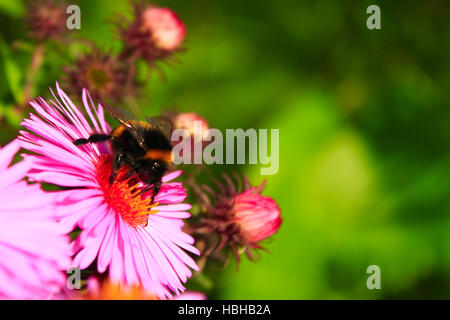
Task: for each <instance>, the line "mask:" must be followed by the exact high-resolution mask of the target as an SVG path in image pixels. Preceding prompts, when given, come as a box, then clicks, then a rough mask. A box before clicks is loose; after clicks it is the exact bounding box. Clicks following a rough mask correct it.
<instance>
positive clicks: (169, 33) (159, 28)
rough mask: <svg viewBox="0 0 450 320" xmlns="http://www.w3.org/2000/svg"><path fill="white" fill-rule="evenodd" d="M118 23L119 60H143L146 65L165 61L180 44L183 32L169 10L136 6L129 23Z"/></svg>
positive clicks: (181, 25) (180, 23)
mask: <svg viewBox="0 0 450 320" xmlns="http://www.w3.org/2000/svg"><path fill="white" fill-rule="evenodd" d="M124 20H125V19H121V20H120V21H119V29H120V30H121V32H120V34H121V37H122V39H123V41H124V45H125V47H124V51H123V52H122V54H121V57H122V58H127V59H128V58H129V59H132V60H133V59H136V58H143V59H145V60H147V61H148V62H149V63H151V64H152V63H153V62H154V61H155V60H158V59H162V58H167V57H169V56H170V55H171V54H172V53H173V52H175V51H177V50H178V49H179V47H180V45H181V43H182V42H183V39H184V36H185V34H186V28H185V26H184V24H183V22H182V21H181V20H180V18H178V16H177V15H176V14H175V13H174V12H173V11H172V10H170V9H168V8H160V7H157V6H154V5H150V6H147V5H145V4H144V3H137V4H135V6H134V17H133V21H131V22H130V23H125V24H124V23H123V21H124Z"/></svg>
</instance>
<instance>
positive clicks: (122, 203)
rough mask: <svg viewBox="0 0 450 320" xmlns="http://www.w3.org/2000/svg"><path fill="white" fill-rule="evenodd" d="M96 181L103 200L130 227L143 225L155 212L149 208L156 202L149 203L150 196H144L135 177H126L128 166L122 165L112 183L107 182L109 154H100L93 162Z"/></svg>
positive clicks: (110, 162)
mask: <svg viewBox="0 0 450 320" xmlns="http://www.w3.org/2000/svg"><path fill="white" fill-rule="evenodd" d="M95 168H96V172H97V180H98V183H99V185H100V187H101V189H102V190H103V193H104V197H105V202H106V203H107V204H108V206H109V207H110V208H112V209H113V210H114V211H115V212H116V213H118V214H120V216H121V217H122V219H123V220H124V221H125V222H127V223H128V224H129V225H130V226H132V227H139V226H142V227H145V226H147V223H148V215H149V214H154V213H157V212H158V211H157V210H153V211H152V210H151V209H152V208H153V207H155V206H157V205H158V204H153V205H151V204H150V202H151V200H150V198H149V197H147V198H144V197H143V194H142V193H141V190H142V187H143V186H141V185H140V183H139V182H136V178H135V177H127V173H128V172H129V168H127V167H126V166H122V167H121V168H120V169H119V170H118V172H117V173H116V176H115V179H114V181H113V182H112V184H111V183H110V182H109V178H110V176H111V173H112V172H113V168H112V160H111V156H109V155H102V156H101V157H100V158H99V160H98V161H97V162H96V163H95Z"/></svg>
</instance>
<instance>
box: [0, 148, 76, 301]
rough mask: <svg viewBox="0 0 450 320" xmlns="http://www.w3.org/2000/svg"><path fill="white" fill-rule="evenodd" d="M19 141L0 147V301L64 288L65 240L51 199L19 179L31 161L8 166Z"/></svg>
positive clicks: (67, 250) (67, 263) (43, 295)
mask: <svg viewBox="0 0 450 320" xmlns="http://www.w3.org/2000/svg"><path fill="white" fill-rule="evenodd" d="M19 148H20V146H19V143H18V141H13V142H11V143H10V144H8V145H7V146H6V147H4V148H3V149H0V299H44V298H48V297H49V296H50V295H51V294H52V293H54V292H58V291H59V290H60V289H61V288H62V287H63V286H65V284H66V278H65V275H64V273H63V272H62V270H65V269H67V268H69V266H70V256H69V254H70V248H69V239H68V238H67V237H66V236H65V235H64V233H65V232H64V229H63V228H62V227H61V226H60V225H59V224H58V223H57V222H56V218H55V209H54V206H53V202H54V200H55V199H54V197H53V195H52V194H50V193H47V192H44V191H43V190H41V189H40V187H39V185H38V184H33V185H29V184H28V183H27V182H25V181H24V180H23V178H24V176H25V175H26V173H27V171H28V170H29V168H30V163H28V162H26V161H21V162H18V163H16V164H14V165H13V166H10V167H9V164H10V163H11V160H12V158H13V157H14V155H15V154H16V152H17V151H18V150H19Z"/></svg>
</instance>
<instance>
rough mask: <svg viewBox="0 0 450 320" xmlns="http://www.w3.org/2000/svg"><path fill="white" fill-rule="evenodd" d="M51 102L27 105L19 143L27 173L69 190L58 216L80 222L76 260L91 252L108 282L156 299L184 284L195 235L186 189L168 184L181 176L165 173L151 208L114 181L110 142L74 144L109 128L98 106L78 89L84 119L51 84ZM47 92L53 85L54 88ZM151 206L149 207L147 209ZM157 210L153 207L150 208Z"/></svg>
mask: <svg viewBox="0 0 450 320" xmlns="http://www.w3.org/2000/svg"><path fill="white" fill-rule="evenodd" d="M57 92H58V95H59V98H60V99H61V102H60V101H59V100H58V98H57V96H56V95H55V94H53V97H54V99H55V101H51V104H48V103H47V102H46V101H45V100H44V99H42V98H38V99H37V100H36V101H32V102H31V105H32V106H33V108H34V109H35V110H36V112H37V113H38V114H39V116H36V115H33V114H31V115H30V118H29V119H26V120H24V121H23V123H22V125H23V126H24V127H25V128H27V129H28V130H29V131H31V132H32V133H30V132H28V131H22V132H21V134H22V137H21V140H22V146H23V148H25V149H28V150H30V151H32V152H34V153H35V155H28V156H27V159H28V161H29V162H30V163H31V164H32V170H31V171H30V173H29V178H30V179H32V180H36V181H45V182H48V183H53V184H56V185H59V186H64V187H68V188H71V189H69V190H65V191H59V192H58V194H59V199H60V206H59V207H58V214H59V215H60V217H61V223H62V224H63V225H64V226H65V227H66V229H67V231H71V230H73V229H74V227H75V226H78V227H80V228H81V230H82V231H81V234H80V236H79V237H78V238H77V239H76V240H75V241H74V243H73V251H74V253H76V256H75V258H74V262H73V263H74V265H75V266H79V267H80V268H81V269H85V268H87V267H88V266H90V265H91V264H92V263H93V262H94V260H95V259H96V258H97V269H98V271H99V272H100V273H103V272H105V271H106V269H107V268H108V267H109V274H110V276H111V279H112V280H113V281H116V282H118V283H121V284H123V285H129V286H133V285H142V286H143V287H144V288H145V289H146V290H148V291H150V292H153V293H156V294H157V295H158V296H159V297H161V298H162V297H165V296H166V297H169V296H170V293H169V291H168V290H167V288H168V289H170V290H172V291H173V292H175V293H176V294H178V293H179V292H180V291H181V292H182V291H183V290H184V287H183V284H182V283H183V282H186V281H187V279H188V278H189V277H191V270H190V269H189V267H190V268H192V269H194V270H197V269H198V267H197V265H196V263H195V262H194V260H193V259H192V258H191V257H190V256H189V255H188V254H186V252H185V251H184V250H182V249H185V250H187V251H189V252H192V253H194V254H199V252H198V250H197V249H196V248H195V247H194V246H193V243H194V239H193V238H192V237H191V236H189V235H187V234H185V233H184V232H183V231H182V229H181V228H182V226H183V224H184V222H183V219H184V218H188V217H189V216H190V214H189V213H188V212H186V210H189V209H190V208H191V205H190V204H187V203H183V201H184V200H185V198H186V191H185V189H184V188H183V186H182V184H181V183H179V182H169V181H171V180H173V179H175V178H176V177H178V176H179V175H180V174H181V171H176V172H172V173H169V174H167V175H166V176H164V177H163V182H164V183H163V184H162V186H161V190H160V191H159V193H158V194H157V196H156V198H155V203H159V205H158V206H156V207H154V208H152V206H150V199H149V198H150V197H149V194H148V192H147V193H145V194H143V195H138V196H136V191H135V190H134V187H131V188H130V186H129V185H128V183H127V180H123V179H122V180H121V181H119V180H120V179H116V180H115V181H114V183H113V184H112V185H111V184H110V183H109V176H110V173H111V170H112V164H111V151H110V146H109V143H101V144H88V145H84V146H81V147H78V146H75V145H74V144H73V143H72V141H73V140H75V139H79V138H87V137H89V135H90V134H92V133H93V132H97V133H106V134H108V133H110V131H111V129H110V127H109V125H108V124H107V123H106V121H105V119H104V113H103V108H102V106H101V105H98V107H97V108H95V106H94V105H93V102H92V99H91V97H90V95H89V93H88V92H87V90H83V94H82V100H83V105H84V108H85V111H86V113H87V115H88V119H89V120H90V122H89V120H88V119H87V118H86V117H85V116H84V115H83V114H82V112H81V110H80V109H78V108H77V107H76V106H75V105H74V104H73V103H72V101H71V100H70V99H69V98H68V96H67V95H66V94H65V93H64V91H62V90H61V89H60V87H59V86H58V84H57ZM52 93H53V91H52ZM150 208H152V210H155V211H151V212H150ZM156 211H158V212H156Z"/></svg>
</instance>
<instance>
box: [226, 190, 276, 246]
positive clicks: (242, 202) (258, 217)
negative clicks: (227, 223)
mask: <svg viewBox="0 0 450 320" xmlns="http://www.w3.org/2000/svg"><path fill="white" fill-rule="evenodd" d="M258 189H260V188H256V187H255V188H251V189H249V190H247V191H245V192H243V193H241V194H239V195H237V196H236V200H235V205H234V212H235V213H234V216H235V221H236V223H237V224H238V225H239V226H240V228H241V233H242V235H243V236H244V237H245V238H246V239H247V241H248V242H250V243H251V244H256V243H257V242H259V241H261V240H264V239H266V238H268V237H270V236H271V235H273V234H274V233H275V232H276V231H277V230H278V228H279V227H280V225H281V216H280V209H279V208H278V205H277V203H276V202H275V201H274V200H273V199H272V198H270V197H266V196H262V195H260V190H258Z"/></svg>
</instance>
